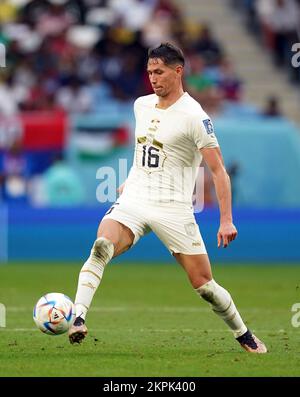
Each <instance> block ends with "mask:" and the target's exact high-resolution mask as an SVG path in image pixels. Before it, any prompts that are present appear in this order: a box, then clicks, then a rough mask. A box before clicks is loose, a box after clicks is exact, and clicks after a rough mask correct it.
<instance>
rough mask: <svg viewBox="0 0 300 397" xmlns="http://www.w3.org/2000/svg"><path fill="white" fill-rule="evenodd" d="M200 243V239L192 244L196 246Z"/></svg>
mask: <svg viewBox="0 0 300 397" xmlns="http://www.w3.org/2000/svg"><path fill="white" fill-rule="evenodd" d="M199 245H201V242H200V241H196V242H193V243H192V246H194V247H199Z"/></svg>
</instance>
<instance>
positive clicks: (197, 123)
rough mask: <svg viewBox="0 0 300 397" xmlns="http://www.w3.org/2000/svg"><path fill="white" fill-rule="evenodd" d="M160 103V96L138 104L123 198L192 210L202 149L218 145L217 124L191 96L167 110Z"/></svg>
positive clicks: (186, 94)
mask: <svg viewBox="0 0 300 397" xmlns="http://www.w3.org/2000/svg"><path fill="white" fill-rule="evenodd" d="M157 103H158V97H157V95H156V94H152V95H147V96H143V97H140V98H138V99H137V100H136V101H135V104H134V113H135V118H136V129H135V141H136V142H135V153H134V162H133V166H132V168H131V170H130V173H129V175H128V178H127V180H126V184H125V187H124V191H123V193H122V195H121V197H120V199H121V200H123V199H130V200H133V201H138V203H139V204H141V203H145V204H148V203H149V204H158V205H163V204H167V205H168V204H170V203H176V204H184V205H189V206H191V204H192V195H193V190H194V186H195V181H196V177H197V173H198V170H199V166H200V163H201V160H202V156H201V153H200V151H199V149H202V148H213V147H217V146H218V141H217V139H216V137H215V134H214V130H213V125H212V122H211V120H210V118H209V117H208V115H207V114H206V113H205V112H204V111H203V109H202V107H201V106H200V104H199V103H198V102H197V101H195V100H194V99H193V98H192V97H191V96H190V95H189V94H188V93H184V94H183V95H182V96H181V97H180V98H179V99H178V100H177V101H176V102H175V103H174V104H173V105H171V106H170V107H168V108H167V109H159V108H157V107H156V104H157Z"/></svg>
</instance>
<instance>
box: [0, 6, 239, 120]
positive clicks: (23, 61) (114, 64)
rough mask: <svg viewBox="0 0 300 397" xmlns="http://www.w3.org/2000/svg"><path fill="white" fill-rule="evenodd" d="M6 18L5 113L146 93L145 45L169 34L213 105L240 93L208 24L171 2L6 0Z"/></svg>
mask: <svg viewBox="0 0 300 397" xmlns="http://www.w3.org/2000/svg"><path fill="white" fill-rule="evenodd" d="M0 22H1V26H2V28H1V31H0V42H2V43H4V44H5V46H6V67H5V68H2V69H1V70H0V72H1V74H0V114H6V115H7V114H8V115H9V114H14V113H16V112H18V111H20V110H21V111H32V110H45V109H47V110H49V109H57V108H62V109H64V110H65V111H67V112H70V113H78V112H93V111H101V104H103V103H104V102H105V103H107V102H108V101H116V100H118V101H129V100H132V99H134V98H136V97H137V96H139V95H143V94H147V93H149V92H151V90H150V86H149V83H148V79H147V75H146V73H145V61H146V59H147V50H148V48H149V47H151V46H154V45H157V44H159V43H160V42H162V41H168V40H169V41H172V42H175V43H176V44H178V45H179V46H181V47H182V48H183V50H184V52H185V54H186V57H187V85H188V86H189V87H190V88H191V89H192V90H193V92H194V94H195V95H196V96H197V97H198V99H199V100H200V101H201V103H202V105H203V107H204V108H206V109H207V111H209V112H213V113H217V112H218V111H221V106H222V101H224V100H226V99H228V100H230V101H238V100H239V99H240V97H241V82H240V80H239V78H238V77H237V76H236V74H235V71H234V66H233V65H232V64H231V62H230V59H228V58H227V57H226V55H225V54H224V51H223V49H222V46H221V44H220V43H219V42H218V41H217V40H216V39H215V38H214V36H213V34H212V32H211V30H210V28H209V26H204V25H203V26H201V25H196V24H193V23H190V22H188V21H186V20H185V19H184V17H183V15H182V13H181V12H180V10H179V9H178V8H177V7H176V6H175V4H174V2H172V1H171V0H67V1H66V0H39V1H37V0H33V1H26V0H11V1H5V0H4V1H1V2H0ZM4 99H5V100H4Z"/></svg>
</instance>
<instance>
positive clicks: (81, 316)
mask: <svg viewBox="0 0 300 397" xmlns="http://www.w3.org/2000/svg"><path fill="white" fill-rule="evenodd" d="M134 237H135V236H134V234H133V232H132V231H131V230H130V229H129V228H128V227H127V226H125V225H123V224H122V223H120V222H118V221H116V220H113V219H103V220H102V222H101V223H100V225H99V229H98V233H97V239H96V241H95V242H94V244H93V247H92V249H91V254H90V256H89V258H88V259H87V261H86V262H85V264H84V265H83V267H82V269H81V271H80V273H79V279H78V287H77V293H76V298H75V308H76V315H75V321H74V323H73V325H72V326H71V327H70V330H69V340H70V342H71V343H72V344H73V343H80V342H81V341H82V340H83V339H84V338H85V336H86V334H87V327H86V325H85V317H86V315H87V312H88V310H89V307H90V305H91V302H92V300H93V297H94V294H95V292H96V290H97V288H98V286H99V284H100V282H101V279H102V276H103V272H104V268H105V266H106V265H107V264H108V263H109V261H110V260H111V259H112V258H113V257H115V256H118V255H120V254H121V253H123V252H125V251H126V250H127V249H128V248H130V247H131V245H132V244H133V241H134Z"/></svg>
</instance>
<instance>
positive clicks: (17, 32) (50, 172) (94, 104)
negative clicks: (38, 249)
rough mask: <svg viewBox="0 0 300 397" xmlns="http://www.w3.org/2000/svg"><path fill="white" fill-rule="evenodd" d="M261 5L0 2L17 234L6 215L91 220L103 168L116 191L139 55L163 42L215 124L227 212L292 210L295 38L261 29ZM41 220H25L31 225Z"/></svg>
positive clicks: (208, 195)
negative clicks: (181, 58)
mask: <svg viewBox="0 0 300 397" xmlns="http://www.w3.org/2000/svg"><path fill="white" fill-rule="evenodd" d="M270 2H271V0H270ZM270 2H269V3H270ZM263 3H264V4H266V3H267V1H256V2H254V1H250V0H247V1H237V0H228V1H223V0H222V1H221V0H214V1H212V2H210V1H208V2H199V1H197V0H190V1H189V2H183V1H181V0H177V1H171V0H141V1H138V0H122V1H118V0H42V1H36V0H33V1H27V0H19V1H8V0H5V1H2V2H1V3H0V22H1V28H0V43H3V44H4V45H5V48H6V67H4V68H0V187H1V198H0V200H2V202H3V203H5V204H6V205H8V206H9V207H10V206H12V207H11V208H14V215H13V217H12V218H9V219H12V220H13V222H14V223H15V224H16V225H18V219H17V217H18V215H19V216H21V217H22V215H21V213H22V210H24V211H26V216H25V215H24V216H25V217H27V216H28V217H30V215H29V214H30V213H31V211H33V209H32V207H33V208H34V207H45V208H46V209H47V208H48V207H49V206H50V207H51V206H52V207H57V206H58V207H59V206H62V207H64V209H63V211H66V208H65V207H66V206H69V207H73V208H70V211H71V212H70V214H72V215H71V216H74V214H75V213H76V207H78V206H80V208H81V209H82V211H87V214H91V213H92V214H93V216H95V213H98V212H97V211H98V210H96V212H93V207H95V206H97V207H99V197H97V189H98V187H99V183H100V182H101V178H102V176H101V175H100V174H99V173H97V170H99V169H101V167H107V168H108V167H111V168H113V169H115V170H116V172H117V174H118V175H119V174H121V175H119V180H118V181H116V184H117V185H118V184H119V183H121V182H123V180H124V179H125V178H126V172H128V171H129V167H130V165H131V162H132V155H133V127H134V118H133V108H132V106H133V101H134V99H135V98H136V97H137V96H139V95H145V94H148V93H150V92H151V87H150V86H149V82H148V77H147V74H146V72H145V62H146V59H147V49H148V47H149V46H152V45H156V44H157V43H159V42H161V41H168V40H169V41H172V42H174V43H176V44H178V45H179V46H180V47H181V48H182V49H183V50H184V53H185V55H186V60H187V65H186V79H185V87H186V89H187V90H188V91H189V92H190V93H191V94H192V95H193V96H194V97H195V98H196V99H197V100H198V101H199V102H200V103H201V105H202V106H203V108H204V109H205V110H206V111H207V112H208V113H209V114H210V115H211V117H212V119H213V121H214V124H215V129H216V131H217V135H218V139H219V142H220V144H221V146H222V151H223V154H224V159H225V162H226V166H227V169H228V172H229V173H230V175H231V179H232V185H233V202H234V205H235V206H236V207H254V208H257V209H261V208H269V209H270V208H271V209H274V211H276V210H277V208H283V207H284V208H289V209H290V210H292V209H293V208H297V207H299V205H300V201H299V197H300V186H299V184H298V183H295V181H296V180H298V171H299V170H300V134H299V126H297V125H296V124H295V122H299V121H300V116H299V115H300V113H299V97H297V96H296V94H295V92H296V91H295V89H294V86H295V85H296V84H298V82H299V71H300V68H298V69H295V68H294V69H293V68H291V67H290V63H289V58H288V57H289V54H288V51H287V49H288V48H290V44H291V42H292V41H293V40H297V36H295V34H296V30H297V29H296V27H297V26H296V24H295V23H294V25H293V26H292V27H291V31H289V32H288V33H287V34H285V33H284V34H281V33H278V32H277V33H276V32H275V31H274V29H273V30H272V29H271V27H270V26H271V25H270V24H268V23H266V19H265V18H267V19H268V18H269V17H268V16H266V14H265V13H264V11H261V10H265V8H264V7H263ZM276 3H278V4H279V3H284V2H280V1H278V2H276ZM289 3H293V7H297V4H298V2H296V0H295V1H292V0H291V1H289ZM272 4H273V3H272ZM274 4H275V2H274ZM267 9H268V10H269V11H270V7H269V8H267ZM295 9H296V8H295ZM289 10H290V9H289ZM274 12H275V11H274ZM287 12H288V11H287ZM289 12H290V11H289ZM295 15H296V11H295ZM270 18H271V17H270ZM271 19H272V18H271ZM245 21H246V22H245ZM243 25H245V26H247V28H248V29H245V28H244V26H243ZM298 26H299V25H298ZM253 37H254V38H255V40H256V41H257V42H258V43H260V44H259V45H254V44H253V43H254V40H253ZM237 38H238V39H237ZM276 40H277V41H276ZM276 43H277V44H276ZM263 46H265V47H263ZM264 48H265V49H268V51H269V53H270V55H271V56H269V55H266V54H265V53H264V52H266V51H264ZM283 53H284V54H285V55H284V56H283ZM267 59H270V61H269V62H268V61H267ZM271 59H273V61H274V62H272V61H271ZM279 61H280V62H279ZM284 71H286V72H287V74H288V76H289V79H287V81H285V79H284V77H283V76H284ZM295 98H296V99H295ZM258 142H259V144H258ZM58 159H59V160H60V161H58V162H57V160H58ZM120 159H122V161H123V163H122V167H123V168H122V169H120V162H119V160H120ZM125 164H126V166H127V169H126V166H125ZM124 169H125V171H124ZM79 186H81V188H80V187H79ZM205 186H206V189H207V190H206V191H205V199H206V205H207V207H214V206H215V205H216V198H215V195H214V193H213V192H212V190H213V189H212V180H211V179H210V176H209V174H207V173H206V179H205ZM100 204H102V206H103V208H104V209H105V208H107V206H108V205H109V203H108V202H102V203H100ZM17 206H18V210H17V209H16V208H17ZM102 206H101V205H100V208H101V211H100V213H102V211H103V208H102ZM74 208H75V209H74ZM46 209H45V211H46ZM73 210H74V211H75V212H72V211H73ZM54 211H59V210H57V209H55V210H54ZM89 211H91V212H89ZM43 214H44V212H40V213H34V215H32V217H33V219H35V220H36V222H38V220H41V219H43V216H44V215H43ZM53 214H55V216H56V218H55V219H58V218H59V217H60V215H59V212H53ZM63 214H64V215H66V212H63ZM255 214H256V215H257V216H259V213H258V212H257V213H255ZM9 216H10V215H9ZM40 216H41V217H40ZM89 216H90V218H91V217H92V215H88V217H89ZM241 216H242V218H243V216H244V215H243V213H242V215H241ZM75 218H76V216H75ZM75 218H74V219H75ZM90 218H88V219H90ZM291 218H292V217H291ZM291 218H289V219H291ZM47 219H48V218H47ZM68 219H69V218H68ZM76 219H77V218H76ZM80 219H82V218H81V217H80ZM80 219H79V222H81V220H80ZM97 219H98V218H97ZM243 219H244V218H243ZM268 219H269V218H268ZM282 219H283V215H282ZM91 225H92V223H89V225H88V230H89V231H91V230H92V227H91ZM32 227H34V225H33V226H32ZM93 227H94V224H93ZM83 229H84V228H83ZM15 230H18V228H16V229H15ZM20 230H21V229H20ZM86 230H87V229H86ZM23 231H24V230H23ZM33 233H34V231H33ZM45 233H46V231H45ZM20 234H22V232H21V231H20ZM59 235H60V234H59V233H58V234H57V236H59ZM14 238H17V236H15V235H14ZM58 239H59V237H58ZM24 241H25V240H24ZM24 241H23V243H24ZM24 244H25V243H24ZM75 244H76V242H75ZM28 246H30V244H28ZM41 246H43V245H41ZM78 247H80V244H79V245H78ZM243 249H244V248H243ZM29 251H30V250H29ZM239 252H240V251H238V252H237V257H238V255H239ZM48 254H49V253H48ZM249 255H250V254H249ZM75 256H76V255H75Z"/></svg>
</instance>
